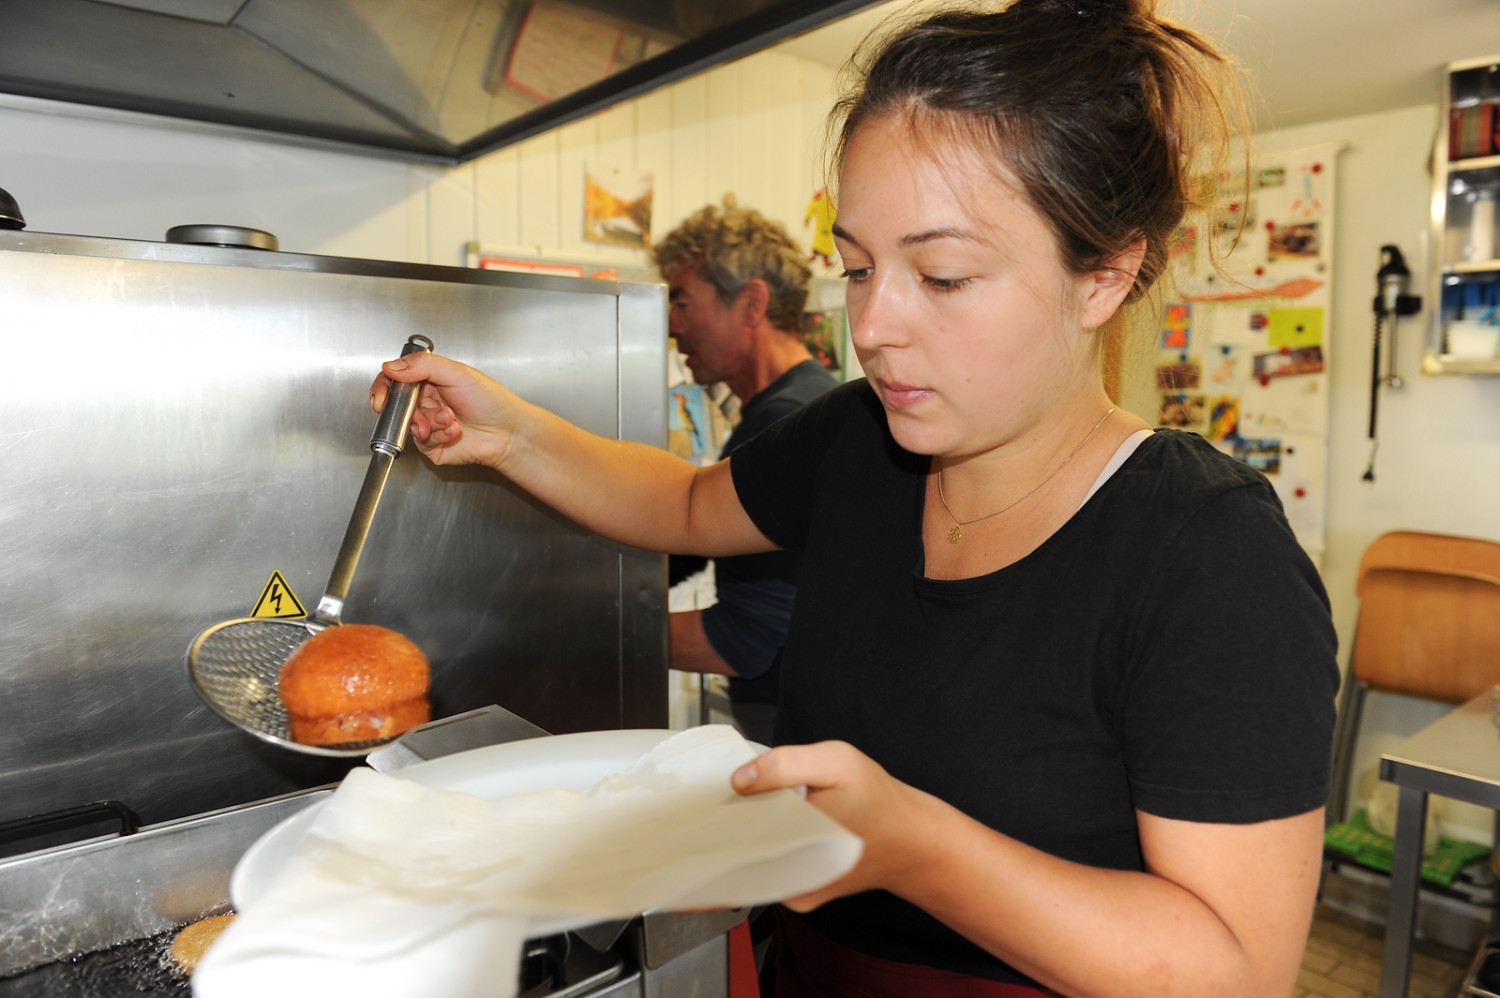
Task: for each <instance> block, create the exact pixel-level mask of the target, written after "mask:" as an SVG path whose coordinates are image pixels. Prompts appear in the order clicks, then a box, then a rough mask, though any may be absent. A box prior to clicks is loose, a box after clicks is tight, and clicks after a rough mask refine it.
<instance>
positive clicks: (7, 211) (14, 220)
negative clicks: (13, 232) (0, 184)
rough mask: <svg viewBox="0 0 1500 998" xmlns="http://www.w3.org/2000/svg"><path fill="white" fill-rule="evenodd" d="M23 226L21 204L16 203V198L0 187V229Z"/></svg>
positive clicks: (24, 225)
mask: <svg viewBox="0 0 1500 998" xmlns="http://www.w3.org/2000/svg"><path fill="white" fill-rule="evenodd" d="M24 228H26V216H25V215H22V214H21V206H20V205H18V204H16V199H15V198H13V197H11V196H10V194H9V192H7V191H6V190H5V189H4V188H0V229H24Z"/></svg>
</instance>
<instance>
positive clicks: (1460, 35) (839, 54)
mask: <svg viewBox="0 0 1500 998" xmlns="http://www.w3.org/2000/svg"><path fill="white" fill-rule="evenodd" d="M913 6H921V4H919V3H912V2H910V0H897V2H893V3H885V4H879V5H876V6H874V7H871V8H867V9H866V10H864V11H861V12H859V13H857V14H853V15H851V16H849V17H847V18H844V19H843V20H841V21H838V22H835V23H834V24H832V25H829V26H827V27H824V28H820V29H818V30H816V31H813V32H810V33H808V34H805V35H802V36H800V37H798V38H794V39H792V40H790V41H787V42H783V43H781V46H780V49H781V51H784V52H788V53H790V54H793V55H798V56H802V57H803V58H806V59H811V60H813V61H816V62H821V63H824V64H826V65H829V66H838V65H839V64H841V63H842V62H843V61H844V59H845V58H846V57H847V56H848V55H849V53H850V52H851V51H853V49H854V46H855V45H856V44H857V43H858V41H859V39H860V38H862V37H863V36H864V34H865V33H866V32H867V31H868V30H869V29H870V28H871V27H872V26H874V25H875V24H878V23H879V22H880V20H881V19H882V18H884V17H885V16H886V15H888V14H890V13H892V12H894V11H897V10H900V9H903V8H907V7H913ZM1161 10H1162V13H1163V14H1165V15H1167V16H1169V17H1172V18H1174V19H1176V20H1179V21H1182V22H1184V23H1186V24H1188V25H1189V26H1191V27H1194V28H1197V29H1198V30H1199V31H1201V32H1203V33H1204V34H1205V35H1207V36H1208V37H1209V38H1210V39H1211V40H1212V41H1214V42H1215V43H1217V44H1218V45H1219V46H1221V47H1222V48H1224V49H1226V50H1227V51H1229V52H1230V53H1231V54H1232V55H1233V56H1234V57H1235V59H1236V60H1237V61H1238V62H1239V63H1240V64H1241V65H1242V66H1244V67H1245V68H1246V70H1247V76H1248V78H1249V82H1250V85H1251V88H1252V98H1253V102H1254V104H1255V111H1256V127H1257V129H1258V130H1264V129H1269V128H1288V127H1291V126H1294V125H1303V124H1307V123H1309V122H1315V121H1326V120H1329V119H1332V118H1347V117H1353V116H1356V115H1362V114H1375V113H1378V112H1383V111H1392V110H1396V109H1398V108H1406V107H1415V106H1417V105H1420V104H1431V103H1435V102H1436V101H1437V100H1438V92H1439V90H1438V88H1439V79H1440V77H1439V72H1440V70H1441V68H1442V67H1443V66H1445V65H1446V64H1448V63H1450V62H1460V61H1463V60H1466V59H1476V58H1485V57H1488V56H1491V55H1496V54H1500V17H1497V10H1500V0H1161Z"/></svg>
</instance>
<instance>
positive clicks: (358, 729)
mask: <svg viewBox="0 0 1500 998" xmlns="http://www.w3.org/2000/svg"><path fill="white" fill-rule="evenodd" d="M431 681H432V675H431V670H430V668H429V667H428V664H427V656H426V655H424V654H423V653H422V649H420V648H418V647H417V646H416V645H415V644H413V643H412V641H411V640H410V639H408V638H407V637H406V636H405V635H402V634H399V633H397V632H396V631H393V630H391V629H389V628H386V627H377V626H375V625H374V624H343V625H340V626H337V627H329V628H326V629H324V630H322V631H319V632H318V633H317V634H314V635H313V636H312V637H310V638H308V639H307V640H306V641H304V642H303V643H302V645H301V646H300V647H299V648H298V649H297V650H296V651H295V652H293V653H292V655H291V657H290V658H288V659H287V661H286V664H285V665H283V666H282V667H281V677H280V681H279V687H280V694H281V702H282V704H283V705H284V706H285V707H286V710H287V714H288V716H289V719H290V721H291V728H292V740H293V741H295V742H298V743H300V744H303V745H338V744H343V743H346V742H365V741H383V740H386V739H390V738H394V737H396V736H397V735H399V734H401V733H402V732H403V731H407V730H409V729H411V728H414V727H416V726H417V725H419V724H426V723H427V722H428V721H429V720H431V719H432V710H431V707H430V705H429V704H428V702H427V689H428V686H429V685H430V683H431Z"/></svg>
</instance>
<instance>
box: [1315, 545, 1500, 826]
mask: <svg viewBox="0 0 1500 998" xmlns="http://www.w3.org/2000/svg"><path fill="white" fill-rule="evenodd" d="M1355 592H1356V594H1357V595H1358V596H1359V620H1358V624H1357V626H1356V628H1355V632H1354V643H1353V646H1352V649H1351V658H1350V664H1349V674H1348V675H1347V676H1346V677H1345V679H1344V685H1343V690H1342V691H1341V693H1340V695H1339V713H1338V721H1337V724H1336V726H1335V730H1334V771H1333V788H1332V794H1331V797H1330V800H1329V807H1328V818H1329V821H1330V822H1336V821H1342V820H1344V818H1346V817H1347V815H1346V814H1345V811H1346V809H1347V806H1348V797H1349V783H1350V780H1351V776H1352V770H1353V767H1354V749H1355V743H1356V741H1357V740H1358V732H1359V724H1360V717H1361V714H1362V713H1363V709H1364V701H1365V696H1366V694H1368V692H1369V691H1370V690H1372V689H1373V690H1383V691H1386V692H1389V693H1397V694H1401V695H1405V696H1413V697H1421V698H1424V699H1427V700H1436V701H1441V702H1444V703H1451V704H1461V703H1465V702H1467V701H1468V700H1470V699H1472V698H1473V697H1475V696H1476V695H1478V694H1480V693H1483V692H1484V691H1485V690H1487V689H1489V688H1490V687H1492V686H1493V685H1495V684H1496V683H1500V542H1497V541H1492V540H1482V539H1479V538H1474V537H1455V536H1452V535H1448V534H1431V533H1422V532H1419V531H1413V530H1397V531H1393V532H1391V533H1388V534H1383V535H1381V536H1380V537H1378V538H1376V539H1375V541H1374V542H1373V543H1371V544H1370V546H1369V547H1367V548H1366V549H1365V553H1364V557H1363V558H1361V560H1360V563H1359V574H1358V576H1357V578H1356V581H1355ZM1497 750H1500V745H1497Z"/></svg>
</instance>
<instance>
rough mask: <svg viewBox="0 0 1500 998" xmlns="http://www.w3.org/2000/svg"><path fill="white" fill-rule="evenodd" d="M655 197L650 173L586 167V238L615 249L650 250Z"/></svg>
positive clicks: (584, 214) (584, 233)
mask: <svg viewBox="0 0 1500 998" xmlns="http://www.w3.org/2000/svg"><path fill="white" fill-rule="evenodd" d="M651 193H652V175H651V173H650V172H649V171H646V172H641V171H635V170H624V169H619V168H608V167H596V166H588V167H586V168H585V169H584V205H583V237H584V238H585V239H587V240H588V241H590V242H595V243H608V244H609V245H611V246H629V247H632V248H635V249H644V248H645V247H647V246H650V245H651Z"/></svg>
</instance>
